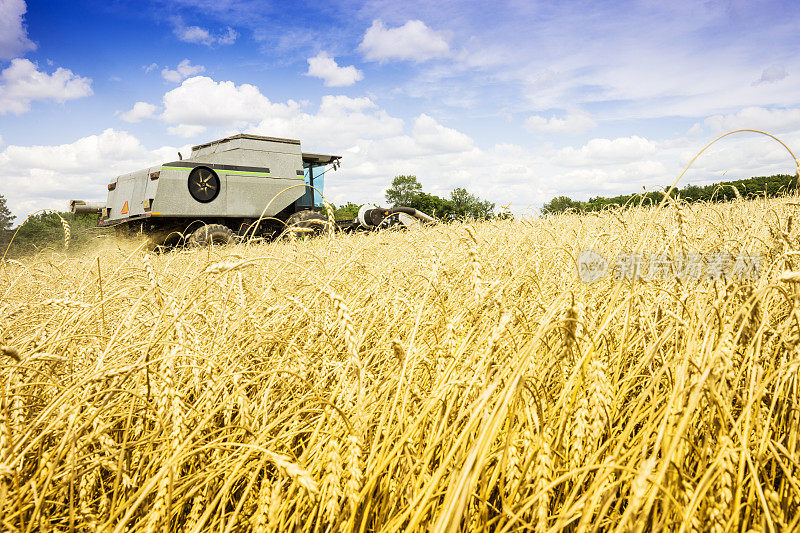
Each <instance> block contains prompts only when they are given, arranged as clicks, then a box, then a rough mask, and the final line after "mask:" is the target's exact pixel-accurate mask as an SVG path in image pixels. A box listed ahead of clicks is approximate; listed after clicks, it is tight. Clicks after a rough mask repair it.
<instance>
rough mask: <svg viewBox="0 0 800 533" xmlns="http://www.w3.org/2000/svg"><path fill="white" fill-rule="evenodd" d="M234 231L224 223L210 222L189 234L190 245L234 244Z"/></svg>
mask: <svg viewBox="0 0 800 533" xmlns="http://www.w3.org/2000/svg"><path fill="white" fill-rule="evenodd" d="M234 240H235V239H234V236H233V231H231V229H230V228H229V227H227V226H223V225H222V224H208V225H207V226H203V227H202V228H199V229H197V230H195V232H194V233H192V234H191V235H190V236H189V241H188V242H189V246H197V247H201V246H210V245H212V244H215V245H224V244H233V242H234Z"/></svg>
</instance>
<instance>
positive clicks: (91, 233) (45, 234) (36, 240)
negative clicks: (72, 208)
mask: <svg viewBox="0 0 800 533" xmlns="http://www.w3.org/2000/svg"><path fill="white" fill-rule="evenodd" d="M59 215H61V217H62V218H63V219H64V220H65V221H66V222H67V224H69V227H70V245H69V246H70V249H74V248H80V247H82V246H85V245H86V244H87V243H89V242H90V241H91V240H92V239H94V238H95V237H97V236H98V235H101V234H105V233H108V232H109V230H107V229H102V228H99V227H98V226H97V217H98V215H85V214H82V215H74V214H72V213H59V214H56V213H54V212H46V213H39V214H36V215H32V216H30V217H28V218H27V219H26V220H25V221H24V223H23V224H22V226H20V227H19V228H18V229H13V230H4V231H2V232H1V233H0V246H2V250H1V251H0V256H2V254H3V253H4V252H5V251H6V249H8V254H7V257H9V256H10V257H13V256H19V255H28V254H32V253H36V252H39V251H42V250H45V249H48V248H50V249H55V250H63V249H64V227H63V226H62V224H61V219H60V218H59ZM15 234H16V235H15ZM12 239H13V242H12ZM9 244H10V245H11V246H10V248H9Z"/></svg>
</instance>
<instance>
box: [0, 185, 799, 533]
mask: <svg viewBox="0 0 800 533" xmlns="http://www.w3.org/2000/svg"><path fill="white" fill-rule="evenodd" d="M798 207H800V197H784V198H779V199H773V200H752V201H745V200H739V201H736V202H733V203H727V204H715V205H699V204H692V205H687V204H682V203H680V202H672V203H670V204H668V205H666V206H664V207H663V208H662V209H660V210H658V209H654V208H641V207H634V208H630V209H626V210H620V209H618V210H610V211H605V212H602V213H599V214H592V215H577V214H562V215H557V216H551V217H547V218H530V219H524V218H523V219H518V220H510V221H489V222H473V223H469V224H462V223H454V224H442V225H438V226H430V227H424V228H417V229H413V230H409V231H386V232H383V233H364V234H355V235H340V234H336V235H334V236H323V237H320V238H316V239H308V240H306V239H294V240H291V241H281V242H273V243H257V244H249V245H248V244H240V245H236V246H232V247H222V248H220V247H218V248H212V249H202V250H179V251H172V252H169V253H165V254H161V255H154V254H150V253H145V252H143V251H142V250H143V247H142V246H140V245H139V243H138V242H136V241H133V242H130V241H122V242H115V241H110V240H109V241H107V242H104V243H103V244H98V245H97V247H96V248H93V249H91V250H83V251H81V252H80V253H78V252H70V251H64V250H63V249H60V250H51V251H48V252H46V253H42V254H40V255H38V256H36V257H33V258H29V259H26V260H23V261H21V262H18V261H5V262H4V263H3V264H2V266H0V294H2V298H1V299H0V352H1V353H2V359H3V365H2V371H1V372H2V390H1V391H0V402H1V404H0V509H1V512H0V516H1V517H2V518H1V520H2V526H1V527H2V529H4V530H8V531H34V530H53V531H73V530H74V531H115V532H121V531H187V532H189V531H219V532H229V531H248V530H253V531H286V530H302V531H319V532H328V531H395V530H407V529H408V530H415V531H422V530H436V531H467V530H479V529H482V528H492V529H493V530H494V531H503V532H505V531H519V530H525V529H533V530H535V531H537V532H545V531H561V530H568V531H579V532H584V531H607V530H608V531H610V530H613V531H651V530H666V531H709V530H710V531H714V532H722V531H750V530H753V531H784V530H790V529H793V530H796V529H797V528H798V524H799V523H800V518H799V516H800V515H798V512H797V511H798V504H800V443H799V442H798V437H800V409H798V407H800V406H799V405H798V403H800V398H799V397H798V385H800V383H799V378H800V375H799V371H800V265H797V264H796V263H797V262H798V261H800V258H798V255H800V231H798V228H797V224H795V225H794V226H793V225H792V216H793V213H795V212H796V211H797V209H798ZM587 248H593V249H595V250H597V251H599V252H602V253H603V254H606V255H607V256H608V257H617V256H620V255H622V254H630V253H633V252H642V253H644V254H649V253H669V254H671V255H673V256H675V257H678V256H685V255H686V254H689V253H699V254H711V253H715V252H719V251H728V252H731V253H733V254H736V253H748V254H753V255H760V256H762V263H761V268H760V272H759V275H758V277H757V278H754V279H750V280H747V279H744V280H738V279H728V278H724V279H680V278H677V277H675V276H672V277H669V276H665V277H661V278H653V279H640V280H634V281H627V280H616V279H614V278H613V277H611V276H607V277H604V278H603V279H601V280H600V281H597V282H595V283H593V284H587V283H583V282H582V281H580V279H579V278H578V275H577V270H576V263H575V261H576V257H577V256H578V254H579V252H580V251H581V250H584V249H587ZM796 271H797V272H798V273H796V274H795V273H794V272H796Z"/></svg>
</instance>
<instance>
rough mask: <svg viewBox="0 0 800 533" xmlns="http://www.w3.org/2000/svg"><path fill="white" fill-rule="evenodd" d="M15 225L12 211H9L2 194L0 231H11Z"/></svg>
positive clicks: (0, 195)
mask: <svg viewBox="0 0 800 533" xmlns="http://www.w3.org/2000/svg"><path fill="white" fill-rule="evenodd" d="M13 224H14V215H12V214H11V211H10V210H9V209H8V204H7V203H6V198H5V196H3V195H2V194H0V231H2V230H7V229H11V226H12V225H13Z"/></svg>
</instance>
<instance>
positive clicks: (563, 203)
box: [542, 196, 583, 214]
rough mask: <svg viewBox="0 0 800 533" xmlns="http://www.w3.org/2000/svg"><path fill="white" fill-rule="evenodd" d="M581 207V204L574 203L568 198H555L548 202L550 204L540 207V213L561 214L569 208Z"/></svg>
mask: <svg viewBox="0 0 800 533" xmlns="http://www.w3.org/2000/svg"><path fill="white" fill-rule="evenodd" d="M582 205H583V202H578V201H575V200H573V199H572V198H570V197H569V196H556V197H555V198H553V199H552V200H550V202H548V203H546V204H544V205H543V206H542V213H546V214H553V213H561V212H563V211H566V210H567V209H570V208H575V209H580V208H581V207H582Z"/></svg>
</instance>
